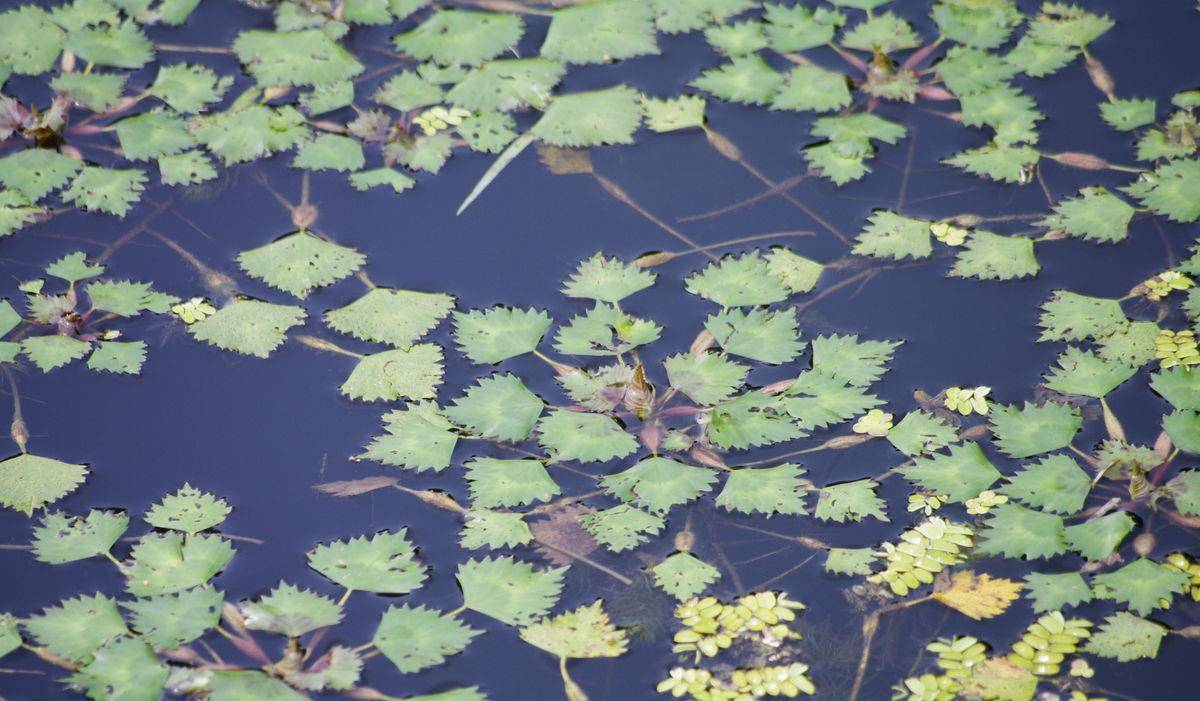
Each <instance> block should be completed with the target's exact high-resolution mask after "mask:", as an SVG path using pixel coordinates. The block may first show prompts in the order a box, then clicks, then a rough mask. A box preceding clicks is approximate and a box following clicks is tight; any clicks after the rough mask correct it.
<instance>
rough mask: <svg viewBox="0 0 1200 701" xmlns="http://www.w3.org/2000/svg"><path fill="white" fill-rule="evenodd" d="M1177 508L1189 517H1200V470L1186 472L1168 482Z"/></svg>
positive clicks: (1168, 487)
mask: <svg viewBox="0 0 1200 701" xmlns="http://www.w3.org/2000/svg"><path fill="white" fill-rule="evenodd" d="M1167 489H1168V490H1169V492H1170V494H1171V498H1172V499H1174V500H1175V508H1176V509H1179V512H1180V513H1183V514H1187V515H1188V516H1200V470H1184V471H1182V472H1180V473H1179V474H1178V475H1176V476H1175V477H1173V478H1172V479H1171V480H1170V481H1169V482H1167Z"/></svg>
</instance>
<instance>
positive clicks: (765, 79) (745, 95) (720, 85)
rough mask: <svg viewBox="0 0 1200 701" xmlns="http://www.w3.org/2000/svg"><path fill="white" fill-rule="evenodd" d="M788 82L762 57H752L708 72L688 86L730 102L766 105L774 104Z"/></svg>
mask: <svg viewBox="0 0 1200 701" xmlns="http://www.w3.org/2000/svg"><path fill="white" fill-rule="evenodd" d="M785 80H786V78H785V76H784V75H783V74H782V73H780V72H779V71H777V70H775V69H774V68H772V67H771V66H770V64H768V63H767V62H766V60H764V59H763V58H762V57H761V56H759V55H758V54H751V55H749V56H738V57H735V58H733V60H731V61H730V62H728V63H723V64H721V65H720V66H717V67H716V68H709V69H706V70H705V71H704V72H703V73H701V74H700V76H699V77H698V78H696V79H695V80H693V81H692V82H690V83H688V85H690V86H691V87H693V88H697V89H699V90H703V91H705V92H708V93H711V94H712V95H714V96H715V97H718V98H720V99H722V100H725V101H727V102H736V103H738V104H742V105H765V104H768V103H770V102H771V100H772V99H773V98H774V97H775V95H776V92H777V91H778V90H779V89H780V88H781V87H783V84H784V82H785Z"/></svg>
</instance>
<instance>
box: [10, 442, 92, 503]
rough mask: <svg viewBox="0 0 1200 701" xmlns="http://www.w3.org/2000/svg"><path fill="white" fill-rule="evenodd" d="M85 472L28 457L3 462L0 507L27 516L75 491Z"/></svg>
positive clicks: (65, 465)
mask: <svg viewBox="0 0 1200 701" xmlns="http://www.w3.org/2000/svg"><path fill="white" fill-rule="evenodd" d="M87 472H88V470H87V466H86V465H76V464H73V463H68V462H62V461H61V460H55V459H53V458H45V457H41V456H39V455H32V454H30V453H21V454H20V455H16V456H13V457H11V458H7V459H5V460H2V461H0V505H3V506H6V507H8V508H10V509H13V510H15V511H20V512H21V513H23V514H25V515H26V516H30V515H32V514H33V510H34V509H37V508H40V507H42V506H43V505H45V504H49V503H51V502H55V501H58V500H59V499H62V498H63V497H65V496H66V495H68V494H70V493H71V492H73V491H75V489H76V488H78V487H79V485H80V484H83V480H84V478H85V477H86V476H87Z"/></svg>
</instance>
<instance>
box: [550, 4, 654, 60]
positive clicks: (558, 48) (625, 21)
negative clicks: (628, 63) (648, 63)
mask: <svg viewBox="0 0 1200 701" xmlns="http://www.w3.org/2000/svg"><path fill="white" fill-rule="evenodd" d="M540 53H541V55H542V56H546V57H547V58H553V59H557V60H560V61H562V62H564V63H607V62H609V61H615V60H619V59H623V58H632V57H634V56H643V55H646V54H657V53H658V41H657V39H656V38H655V31H654V15H653V9H652V8H651V7H650V4H649V3H646V2H642V1H641V0H594V1H593V2H589V3H584V4H581V5H575V6H573V7H564V8H562V9H560V10H557V11H556V12H555V13H554V15H553V17H552V18H551V20H550V28H549V29H548V30H547V31H546V39H545V41H543V42H542V48H541V52H540Z"/></svg>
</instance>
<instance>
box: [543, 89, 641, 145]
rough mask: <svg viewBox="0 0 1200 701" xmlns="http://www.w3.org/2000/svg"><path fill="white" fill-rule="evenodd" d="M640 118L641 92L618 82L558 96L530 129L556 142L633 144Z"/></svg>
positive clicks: (545, 139) (544, 138)
mask: <svg viewBox="0 0 1200 701" xmlns="http://www.w3.org/2000/svg"><path fill="white" fill-rule="evenodd" d="M641 122H642V104H641V98H640V96H639V95H638V92H637V91H636V90H634V89H633V88H631V87H629V86H628V85H617V86H615V87H611V88H605V89H603V90H592V91H589V92H577V93H569V94H565V95H559V96H557V97H555V98H554V100H553V101H552V102H551V103H550V106H549V107H548V108H546V112H545V113H544V114H543V115H542V118H541V119H539V120H538V121H537V123H536V124H534V125H533V127H532V129H531V130H530V133H531V134H533V135H534V136H536V137H537V138H539V139H541V140H542V141H545V142H546V143H548V144H551V145H553V146H567V147H580V146H603V145H606V144H631V143H633V133H634V132H635V131H637V128H638V125H639V124H641Z"/></svg>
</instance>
